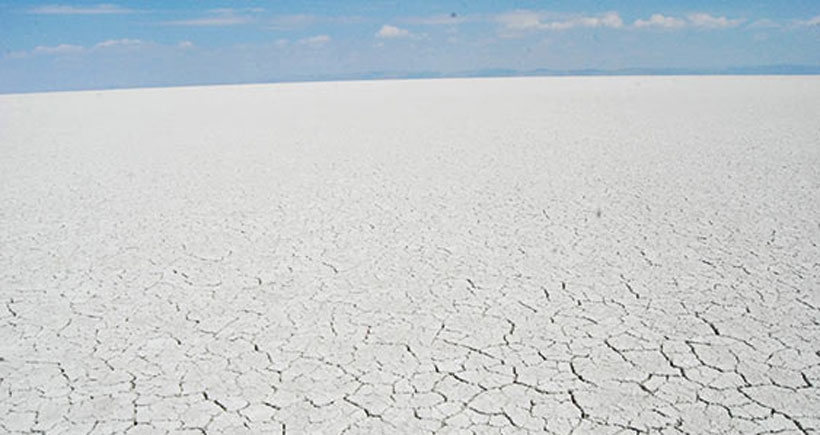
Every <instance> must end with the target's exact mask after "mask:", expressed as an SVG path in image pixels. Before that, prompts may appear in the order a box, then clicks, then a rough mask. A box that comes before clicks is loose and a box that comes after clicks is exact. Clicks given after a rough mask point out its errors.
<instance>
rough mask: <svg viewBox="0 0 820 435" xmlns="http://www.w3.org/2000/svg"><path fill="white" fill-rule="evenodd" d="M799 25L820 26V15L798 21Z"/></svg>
mask: <svg viewBox="0 0 820 435" xmlns="http://www.w3.org/2000/svg"><path fill="white" fill-rule="evenodd" d="M797 25H798V26H803V27H817V26H820V15H817V16H816V17H812V18H809V19H808V20H803V21H798V22H797Z"/></svg>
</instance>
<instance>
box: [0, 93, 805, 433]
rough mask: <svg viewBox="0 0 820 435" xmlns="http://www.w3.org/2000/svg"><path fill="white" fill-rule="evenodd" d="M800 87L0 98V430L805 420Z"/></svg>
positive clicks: (585, 427) (767, 428)
mask: <svg viewBox="0 0 820 435" xmlns="http://www.w3.org/2000/svg"><path fill="white" fill-rule="evenodd" d="M819 111H820V79H818V78H816V77H720V78H708V77H697V78H681V77H676V78H671V77H663V78H646V77H623V78H527V79H493V80H442V81H395V82H388V81H386V82H349V83H310V84H287V85H260V86H226V87H210V88H179V89H145V90H130V91H109V92H81V93H57V94H39V95H6V96H0V126H2V128H0V148H2V152H0V186H1V187H0V216H2V218H0V432H3V433H46V434H60V433H72V434H73V433H83V434H85V433H88V434H104V433H128V434H131V435H133V434H141V433H143V434H164V433H168V434H172V433H173V434H196V433H230V434H239V433H285V432H288V433H316V432H319V433H374V432H376V433H378V432H387V433H396V432H403V433H512V432H517V433H522V432H534V433H555V434H564V433H596V434H603V433H648V432H652V433H668V434H675V433H744V434H747V433H775V432H777V433H798V434H799V433H804V434H807V433H812V432H816V431H818V430H820V411H818V410H820V393H818V383H820V351H818V343H820V327H818V319H820V300H818V296H817V291H818V286H819V285H820V249H818V242H820V221H818V216H820V205H818V204H820V201H818V200H817V198H820V173H819V172H818V168H820V145H819V144H818V140H819V139H818V137H819V136H818V132H820V121H818V118H817V116H816V115H817V113H818V112H819Z"/></svg>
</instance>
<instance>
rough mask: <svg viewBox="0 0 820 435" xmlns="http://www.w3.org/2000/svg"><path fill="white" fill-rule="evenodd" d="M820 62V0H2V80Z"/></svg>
mask: <svg viewBox="0 0 820 435" xmlns="http://www.w3.org/2000/svg"><path fill="white" fill-rule="evenodd" d="M780 64H790V65H813V66H818V65H820V1H817V0H792V1H789V0H781V1H773V0H767V1H754V0H748V1H735V0H730V1H722V2H721V1H701V0H689V1H671V0H654V1H653V0H632V1H619V2H605V1H588V0H576V1H503V0H495V1H491V0H484V1H482V0H469V1H467V0H458V1H446V0H445V1H412V2H411V1H387V0H381V1H354V0H350V1H330V0H306V1H288V0H278V1H250V0H248V1H233V2H226V1H208V0H201V1H190V2H173V1H153V0H146V1H119V2H116V3H113V2H112V3H99V2H79V1H77V2H65V3H55V2H49V1H46V2H42V1H14V2H10V1H6V2H3V0H0V93H6V92H30V91H44V90H70V89H104V88H119V87H136V86H168V85H193V84H210V83H248V82H269V81H283V80H302V79H314V78H333V77H358V76H367V75H368V74H370V73H376V74H375V75H377V76H380V75H390V74H396V75H406V74H419V73H426V72H429V73H435V74H444V75H447V74H457V73H460V72H465V71H481V70H491V69H513V70H522V71H526V70H534V69H551V70H578V69H602V70H618V69H630V68H639V69H690V70H711V69H721V68H729V67H749V66H760V65H780Z"/></svg>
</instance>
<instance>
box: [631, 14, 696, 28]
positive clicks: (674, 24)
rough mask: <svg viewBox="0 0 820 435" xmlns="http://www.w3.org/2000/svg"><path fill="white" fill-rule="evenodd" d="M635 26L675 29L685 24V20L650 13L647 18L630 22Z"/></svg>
mask: <svg viewBox="0 0 820 435" xmlns="http://www.w3.org/2000/svg"><path fill="white" fill-rule="evenodd" d="M632 25H633V26H634V27H637V28H645V27H661V28H666V29H677V28H681V27H683V26H685V25H686V21H684V20H682V19H680V18H675V17H670V16H666V15H661V14H652V16H651V17H649V19H648V20H635V22H634V23H633V24H632Z"/></svg>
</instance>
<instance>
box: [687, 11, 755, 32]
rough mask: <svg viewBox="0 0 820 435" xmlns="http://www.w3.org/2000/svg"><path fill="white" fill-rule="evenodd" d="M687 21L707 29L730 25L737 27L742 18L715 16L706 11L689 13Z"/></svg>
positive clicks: (728, 26)
mask: <svg viewBox="0 0 820 435" xmlns="http://www.w3.org/2000/svg"><path fill="white" fill-rule="evenodd" d="M687 18H689V23H690V24H692V25H693V26H695V27H703V28H707V29H726V28H730V27H737V26H739V25H740V24H741V23H743V21H744V20H743V19H742V18H736V19H729V18H726V17H715V16H712V15H709V14H707V13H702V12H701V13H696V14H690V15H689V16H688V17H687Z"/></svg>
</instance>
